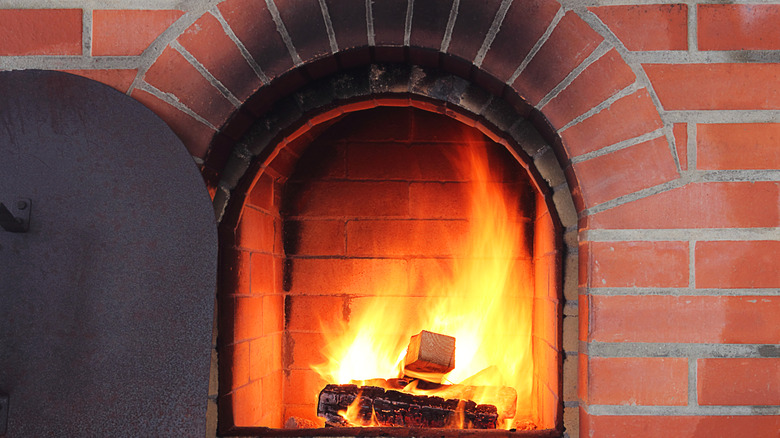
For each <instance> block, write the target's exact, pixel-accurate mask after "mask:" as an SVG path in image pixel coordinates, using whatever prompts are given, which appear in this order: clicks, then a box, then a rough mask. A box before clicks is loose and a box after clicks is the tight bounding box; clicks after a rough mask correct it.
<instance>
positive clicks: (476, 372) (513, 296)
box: [313, 134, 535, 428]
mask: <svg viewBox="0 0 780 438" xmlns="http://www.w3.org/2000/svg"><path fill="white" fill-rule="evenodd" d="M464 135H468V134H464ZM464 142H465V143H466V144H467V146H468V147H464V148H455V149H464V150H465V153H460V154H458V155H457V156H455V157H453V158H454V160H455V162H456V163H458V167H459V168H460V169H461V171H462V172H463V174H464V175H467V180H469V181H470V183H469V186H470V187H469V197H470V214H469V218H468V230H469V232H468V233H467V235H466V236H458V237H459V238H462V240H460V241H457V242H453V248H452V250H453V254H465V257H455V258H454V260H453V264H452V269H443V270H441V272H436V271H437V270H432V271H433V272H429V273H426V274H427V277H426V279H425V282H426V285H427V287H426V289H427V292H426V293H427V297H425V298H424V299H422V300H421V304H420V305H419V306H417V307H416V308H411V309H404V311H399V309H398V303H399V302H402V301H403V299H404V297H399V296H398V295H397V294H395V292H394V291H395V290H398V289H400V288H394V287H393V284H394V281H399V280H397V279H392V278H388V279H386V284H387V287H386V288H385V289H383V290H377V291H373V293H374V298H373V299H371V300H370V302H369V303H368V304H367V305H361V306H357V308H356V306H353V308H352V314H351V317H350V322H349V324H348V325H345V326H342V327H327V328H324V330H323V332H325V333H326V336H327V338H326V342H327V345H326V346H325V355H326V357H327V358H328V361H327V362H326V363H324V364H320V365H317V366H315V367H313V368H314V369H315V371H317V372H318V373H319V374H320V376H322V377H323V378H324V379H325V380H326V381H329V382H332V383H339V384H345V383H357V384H358V385H371V384H376V382H371V381H370V380H371V379H377V378H395V377H398V376H399V372H400V370H401V364H402V362H403V359H404V355H405V353H406V347H407V344H408V342H409V339H410V337H411V336H412V335H414V334H417V333H419V332H420V331H421V330H429V331H432V332H436V333H441V334H445V335H448V336H452V337H455V338H456V347H455V354H456V356H455V369H454V370H452V371H451V372H450V373H449V374H447V375H446V376H445V381H444V382H443V383H445V384H461V385H467V386H469V387H470V388H471V389H469V391H470V392H469V393H468V394H463V393H458V394H455V393H450V394H447V393H446V391H448V390H449V391H453V390H454V391H457V389H453V387H447V386H445V387H444V388H445V389H444V392H445V393H438V394H435V395H440V396H442V397H445V398H446V397H450V398H464V399H470V400H473V401H475V402H477V403H487V404H493V405H496V406H497V407H499V409H503V410H504V412H503V414H502V412H501V411H499V414H500V417H499V418H500V419H501V420H504V421H503V424H502V425H500V427H501V426H503V427H505V428H511V427H512V424H513V421H514V420H521V421H527V420H531V421H534V420H535V415H534V414H533V413H532V403H531V393H532V386H533V362H532V357H531V319H532V318H531V316H532V306H533V290H532V289H531V288H532V284H533V283H532V280H531V278H530V277H531V275H532V274H531V269H530V265H531V262H530V261H529V260H527V259H522V256H523V251H524V250H523V248H525V247H527V245H529V243H528V242H523V238H524V235H523V233H522V232H521V230H522V228H521V227H518V221H520V220H522V219H519V218H518V217H517V216H518V214H517V212H518V211H521V209H520V206H519V205H518V200H517V196H512V195H511V194H508V193H507V190H505V187H504V185H502V184H499V183H496V181H495V178H494V177H492V176H491V168H490V166H489V163H488V156H487V153H486V150H485V147H484V145H483V144H482V143H481V139H477V138H466V139H465V141H464ZM413 238H425V237H424V236H417V237H414V236H413ZM524 245H525V246H524ZM402 281H405V280H402ZM394 294H395V295H394ZM399 332H400V333H399ZM506 387H509V388H514V390H515V391H516V393H517V404H516V405H515V406H506V404H507V402H506V400H503V399H502V394H501V391H502V390H501V388H506ZM447 388H449V389H447ZM455 388H457V387H455ZM404 391H407V392H411V393H414V394H427V395H431V393H432V391H431V390H422V389H419V388H417V387H416V386H415V385H409V387H407V388H405V389H404ZM461 391H462V389H461ZM346 414H347V417H349V413H346ZM509 415H511V416H509ZM352 418H355V417H352ZM351 422H352V421H351ZM352 424H355V425H364V424H365V422H362V421H354V422H352Z"/></svg>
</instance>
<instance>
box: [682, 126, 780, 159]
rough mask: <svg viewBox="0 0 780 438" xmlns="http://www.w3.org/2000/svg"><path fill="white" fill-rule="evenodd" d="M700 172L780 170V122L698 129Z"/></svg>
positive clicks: (697, 157) (701, 127)
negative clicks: (701, 170)
mask: <svg viewBox="0 0 780 438" xmlns="http://www.w3.org/2000/svg"><path fill="white" fill-rule="evenodd" d="M696 167H697V168H698V169H713V170H719V169H780V123H729V124H713V125H706V124H700V125H697V126H696Z"/></svg>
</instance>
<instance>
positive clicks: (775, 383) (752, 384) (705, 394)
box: [696, 358, 780, 406]
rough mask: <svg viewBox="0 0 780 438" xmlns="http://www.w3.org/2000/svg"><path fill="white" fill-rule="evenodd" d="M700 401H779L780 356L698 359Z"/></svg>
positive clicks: (739, 403)
mask: <svg viewBox="0 0 780 438" xmlns="http://www.w3.org/2000/svg"><path fill="white" fill-rule="evenodd" d="M696 375H697V384H696V389H697V391H698V393H699V404H700V405H728V406H734V405H780V359H778V358H753V359H741V358H740V359H711V358H707V359H699V360H698V370H697V374H696Z"/></svg>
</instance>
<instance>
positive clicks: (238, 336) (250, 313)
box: [233, 297, 263, 341]
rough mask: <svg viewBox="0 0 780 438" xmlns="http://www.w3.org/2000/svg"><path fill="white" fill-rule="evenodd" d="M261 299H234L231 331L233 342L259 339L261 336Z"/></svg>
mask: <svg viewBox="0 0 780 438" xmlns="http://www.w3.org/2000/svg"><path fill="white" fill-rule="evenodd" d="M262 318H263V298H262V297H239V298H236V299H235V315H234V317H233V331H234V337H235V339H234V340H235V341H243V340H247V339H255V338H259V337H260V336H261V335H262V334H263V321H262Z"/></svg>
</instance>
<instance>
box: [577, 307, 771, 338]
mask: <svg viewBox="0 0 780 438" xmlns="http://www.w3.org/2000/svg"><path fill="white" fill-rule="evenodd" d="M590 300H591V312H592V313H591V330H592V331H591V340H592V341H599V342H690V343H713V342H715V343H726V344H743V343H747V344H767V343H768V344H773V343H776V342H777V339H780V297H771V296H769V297H767V296H745V297H743V296H591V297H590ZM580 320H582V314H580Z"/></svg>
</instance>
